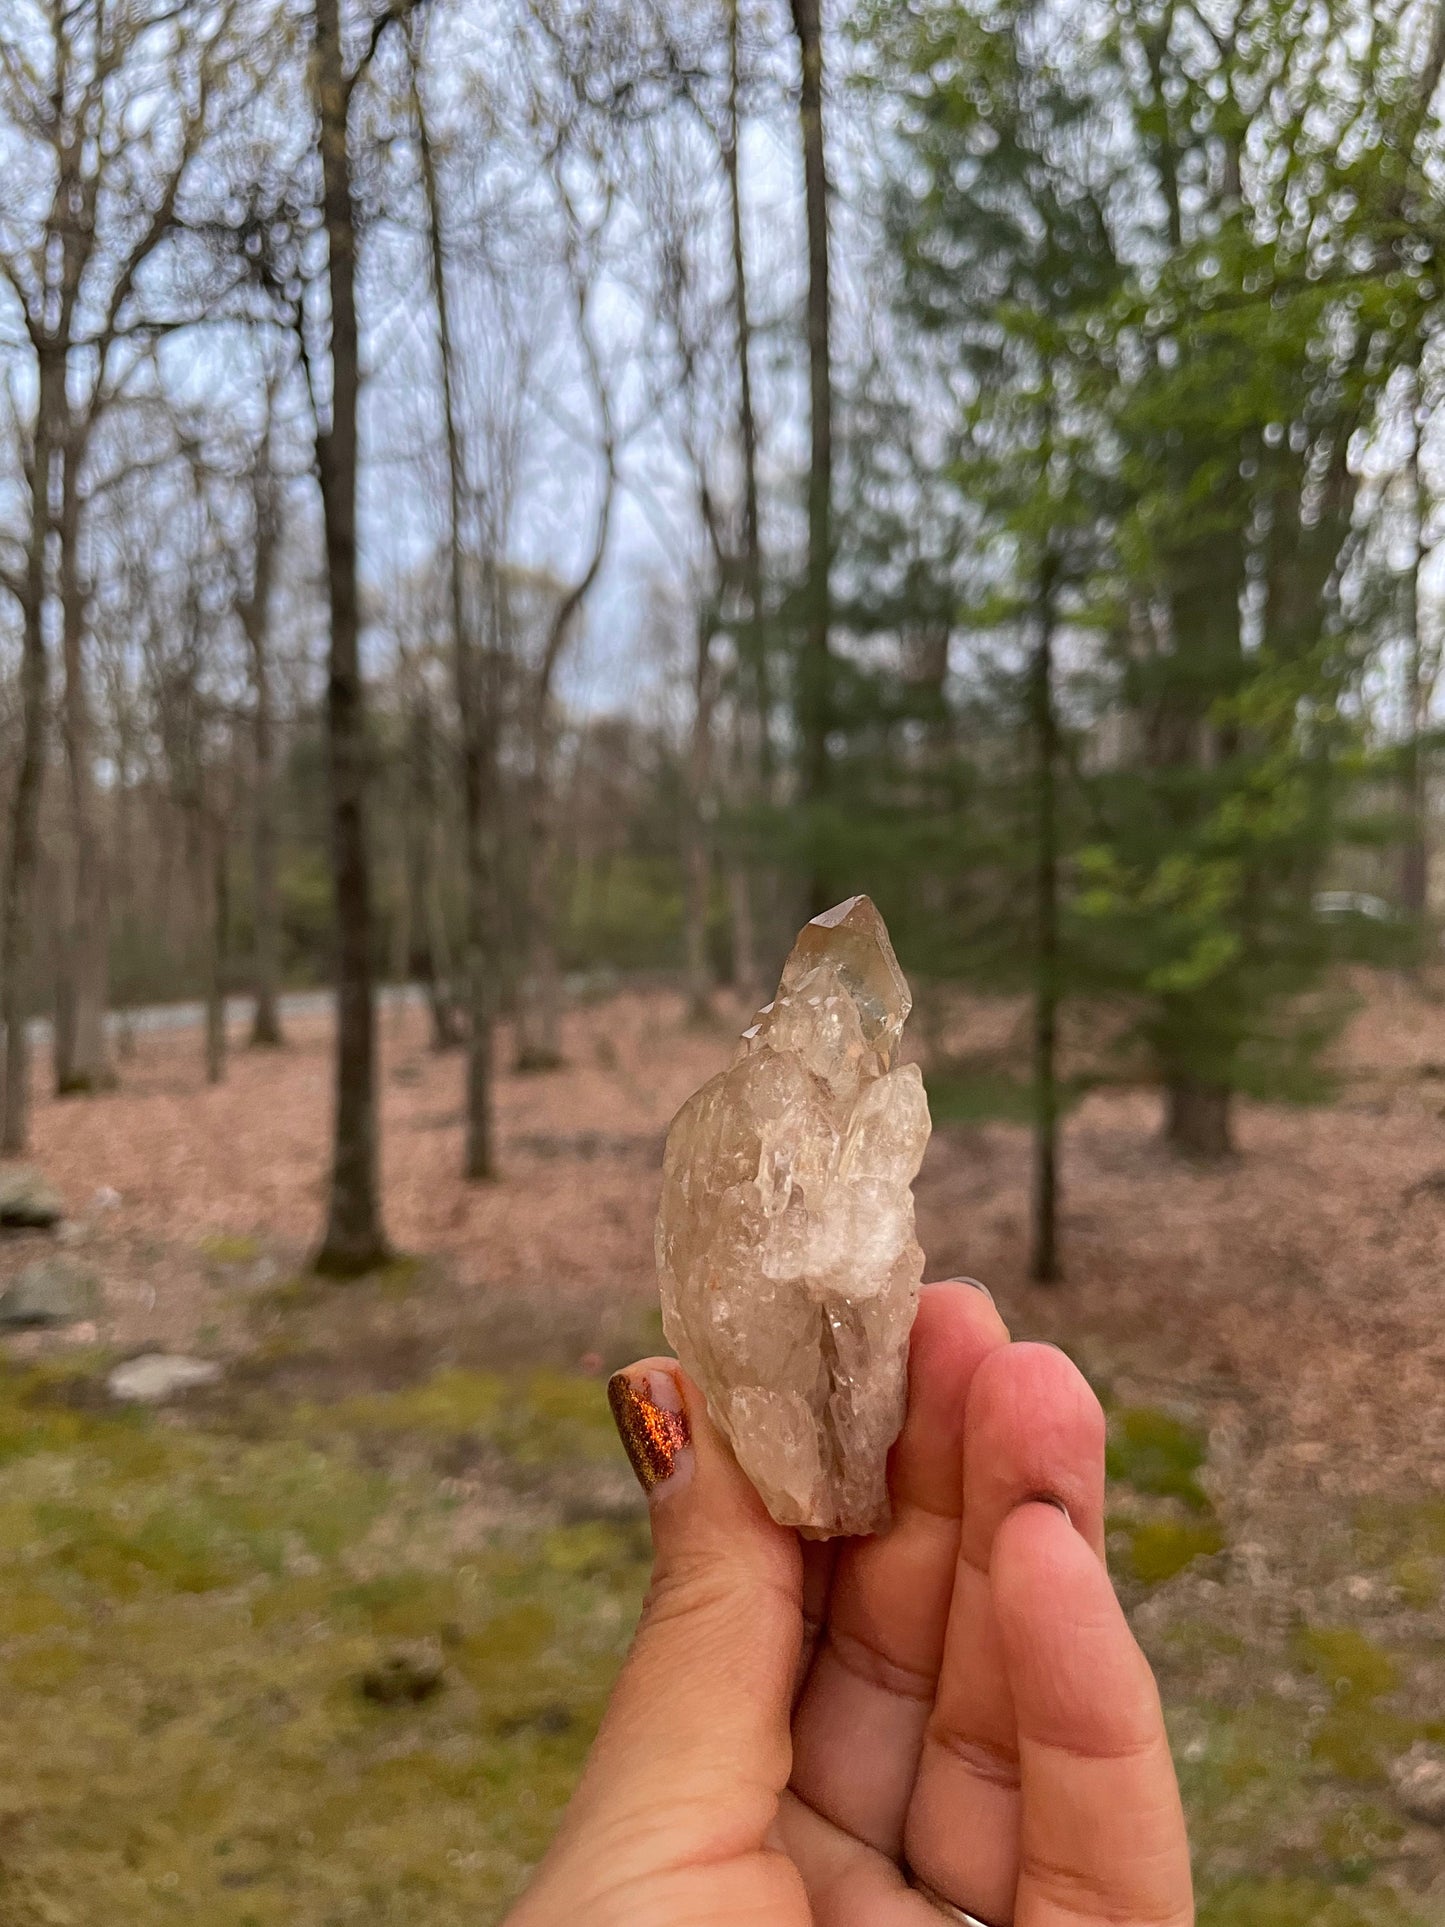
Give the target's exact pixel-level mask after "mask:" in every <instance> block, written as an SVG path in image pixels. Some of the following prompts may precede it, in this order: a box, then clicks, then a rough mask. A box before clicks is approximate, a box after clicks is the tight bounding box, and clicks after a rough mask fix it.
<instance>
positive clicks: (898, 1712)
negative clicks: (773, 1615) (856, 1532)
mask: <svg viewBox="0 0 1445 1927" xmlns="http://www.w3.org/2000/svg"><path fill="white" fill-rule="evenodd" d="M1007 1342H1008V1333H1007V1331H1006V1329H1005V1327H1004V1324H1003V1320H1002V1319H1001V1318H1000V1317H999V1315H998V1313H997V1312H996V1311H995V1309H994V1307H993V1302H992V1300H991V1299H990V1298H989V1296H988V1294H987V1293H986V1292H984V1291H981V1290H979V1289H978V1288H977V1287H975V1286H971V1285H968V1284H964V1283H962V1282H959V1281H952V1282H950V1283H948V1284H942V1285H930V1286H926V1287H925V1288H924V1291H923V1293H922V1295H921V1297H920V1299H919V1306H918V1317H917V1320H916V1322H915V1324H914V1327H913V1338H912V1344H911V1348H910V1354H909V1394H908V1416H907V1418H906V1420H905V1421H904V1427H903V1431H902V1433H901V1435H900V1437H899V1439H898V1443H897V1445H896V1446H895V1447H894V1449H893V1455H892V1459H891V1461H890V1464H889V1489H890V1494H891V1497H892V1501H893V1523H892V1525H891V1527H890V1529H889V1530H888V1531H887V1532H886V1533H884V1534H882V1535H881V1536H880V1537H878V1538H876V1539H861V1540H855V1541H851V1542H849V1543H847V1544H846V1545H844V1546H843V1548H842V1549H841V1551H840V1553H839V1556H838V1564H837V1569H836V1572H835V1575H834V1579H833V1587H832V1594H831V1598H830V1600H829V1605H828V1617H827V1624H826V1627H825V1629H824V1634H823V1639H822V1643H821V1645H820V1647H819V1650H818V1653H817V1656H816V1657H815V1659H814V1662H813V1666H812V1670H811V1672H810V1674H809V1676H808V1680H807V1684H806V1686H805V1688H804V1690H803V1695H802V1698H801V1700H800V1701H799V1705H798V1711H797V1715H796V1718H795V1722H794V1756H793V1779H792V1784H793V1787H794V1789H795V1790H796V1791H797V1793H798V1794H799V1796H800V1797H801V1799H803V1800H804V1801H805V1802H806V1803H807V1804H808V1806H810V1807H811V1808H812V1809H813V1810H814V1811H815V1812H817V1813H819V1814H822V1815H823V1816H825V1817H826V1818H827V1819H829V1820H831V1821H833V1822H834V1823H835V1824H836V1825H837V1826H839V1827H841V1828H843V1829H844V1830H845V1832H847V1833H848V1834H850V1835H852V1836H853V1837H855V1838H856V1839H858V1840H861V1841H864V1842H866V1843H868V1844H869V1845H870V1846H873V1847H876V1848H877V1849H878V1850H879V1851H880V1852H882V1853H884V1854H886V1855H888V1856H890V1857H893V1856H896V1854H897V1852H898V1850H899V1847H900V1845H901V1841H902V1834H903V1821H904V1815H905V1813H906V1811H907V1807H908V1798H909V1794H910V1792H911V1790H912V1787H913V1780H914V1775H915V1773H916V1772H917V1768H918V1752H919V1746H920V1743H921V1741H922V1738H923V1732H924V1728H925V1726H926V1724H927V1721H928V1714H929V1709H930V1707H931V1705H932V1702H933V1694H934V1687H935V1684H936V1681H937V1677H938V1669H939V1662H940V1660H941V1658H942V1654H943V1641H944V1630H945V1627H946V1625H947V1622H948V1605H949V1597H950V1594H951V1593H952V1590H953V1577H954V1568H955V1564H956V1561H957V1557H958V1534H959V1516H960V1512H961V1509H962V1502H963V1429H964V1409H965V1400H966V1397H967V1394H968V1389H969V1385H970V1383H971V1382H972V1380H973V1377H974V1374H975V1372H976V1371H977V1370H978V1368H979V1366H980V1365H981V1364H982V1363H983V1361H984V1360H985V1359H986V1358H987V1357H988V1355H989V1353H990V1352H992V1351H996V1350H998V1349H999V1348H1000V1347H1001V1346H1004V1345H1006V1344H1007Z"/></svg>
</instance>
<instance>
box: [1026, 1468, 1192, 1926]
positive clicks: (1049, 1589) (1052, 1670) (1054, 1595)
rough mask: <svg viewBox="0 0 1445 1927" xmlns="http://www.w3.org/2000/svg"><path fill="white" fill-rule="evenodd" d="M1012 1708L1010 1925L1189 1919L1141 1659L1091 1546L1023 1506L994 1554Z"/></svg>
mask: <svg viewBox="0 0 1445 1927" xmlns="http://www.w3.org/2000/svg"><path fill="white" fill-rule="evenodd" d="M991 1581H992V1591H993V1601H994V1608H995V1611H996V1614H997V1623H998V1631H999V1639H1000V1644H1001V1647H1002V1651H1003V1655H1004V1663H1005V1666H1006V1668H1007V1671H1008V1678H1009V1684H1010V1687H1011V1689H1012V1694H1013V1705H1014V1712H1015V1716H1016V1718H1017V1721H1018V1751H1019V1769H1020V1775H1021V1780H1022V1787H1023V1816H1022V1827H1021V1840H1020V1848H1021V1851H1020V1867H1019V1884H1018V1900H1017V1910H1016V1912H1015V1915H1014V1920H1015V1927H1081V1924H1082V1923H1084V1922H1088V1921H1099V1922H1104V1921H1107V1922H1110V1923H1112V1924H1113V1927H1120V1924H1121V1923H1131V1924H1132V1923H1138V1927H1144V1923H1148V1927H1189V1923H1190V1922H1191V1921H1192V1920H1193V1918H1194V1909H1193V1902H1192V1899H1191V1887H1190V1875H1189V1849H1188V1843H1187V1840H1186V1837H1185V1830H1184V1816H1183V1812H1182V1811H1181V1808H1180V1804H1179V1791H1178V1787H1177V1784H1176V1782H1175V1777H1174V1767H1173V1762H1172V1761H1171V1759H1170V1757H1169V1744H1168V1740H1167V1738H1166V1736H1165V1731H1164V1718H1163V1714H1162V1713H1161V1711H1160V1708H1159V1695H1158V1692H1157V1690H1156V1688H1155V1685H1154V1679H1153V1675H1152V1674H1151V1673H1150V1671H1149V1665H1148V1662H1147V1661H1146V1660H1145V1658H1144V1655H1143V1654H1142V1653H1141V1652H1140V1650H1139V1648H1138V1646H1137V1645H1136V1644H1135V1642H1134V1637H1133V1634H1132V1633H1131V1632H1130V1631H1129V1626H1128V1622H1127V1621H1126V1619H1125V1618H1124V1614H1123V1611H1122V1609H1121V1608H1120V1606H1119V1602H1118V1600H1117V1599H1116V1598H1115V1597H1114V1590H1113V1588H1112V1586H1111V1585H1110V1584H1109V1579H1108V1575H1107V1573H1106V1572H1105V1570H1104V1567H1103V1565H1102V1564H1101V1562H1100V1560H1099V1559H1098V1557H1097V1556H1096V1554H1095V1552H1094V1551H1093V1550H1092V1548H1090V1547H1089V1546H1088V1545H1086V1544H1085V1543H1084V1541H1083V1539H1082V1538H1081V1537H1080V1536H1079V1535H1078V1533H1076V1532H1074V1531H1072V1530H1071V1529H1070V1527H1069V1525H1068V1523H1067V1521H1066V1520H1064V1519H1063V1518H1062V1517H1061V1516H1060V1515H1059V1513H1057V1512H1056V1511H1055V1510H1054V1509H1053V1508H1052V1507H1049V1506H1041V1505H1028V1504H1026V1505H1023V1506H1021V1507H1020V1508H1019V1509H1018V1510H1017V1511H1015V1512H1014V1513H1013V1514H1012V1515H1011V1516H1010V1517H1009V1518H1008V1519H1007V1520H1006V1521H1005V1522H1004V1524H1003V1525H1002V1526H1001V1527H1000V1528H999V1532H998V1536H997V1538H996V1539H995V1541H994V1547H993V1558H992V1564H991Z"/></svg>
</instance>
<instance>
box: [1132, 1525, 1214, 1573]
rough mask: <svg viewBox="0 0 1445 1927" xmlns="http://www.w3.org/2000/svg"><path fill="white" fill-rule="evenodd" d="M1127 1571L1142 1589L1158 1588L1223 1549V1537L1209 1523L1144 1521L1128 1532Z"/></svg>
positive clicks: (1133, 1526)
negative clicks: (1177, 1574) (1191, 1565)
mask: <svg viewBox="0 0 1445 1927" xmlns="http://www.w3.org/2000/svg"><path fill="white" fill-rule="evenodd" d="M1127 1544H1128V1561H1129V1570H1130V1571H1131V1572H1132V1573H1133V1575H1134V1577H1135V1578H1136V1579H1137V1580H1138V1581H1139V1582H1140V1584H1141V1585H1145V1586H1161V1585H1163V1583H1164V1581H1165V1580H1166V1579H1172V1578H1173V1577H1174V1575H1175V1574H1176V1573H1179V1572H1183V1570H1184V1568H1185V1567H1186V1566H1187V1565H1189V1564H1190V1563H1191V1561H1193V1560H1195V1559H1202V1558H1207V1557H1208V1556H1209V1554H1210V1553H1214V1552H1220V1551H1222V1550H1223V1547H1224V1535H1223V1533H1222V1532H1221V1531H1220V1530H1219V1528H1218V1526H1217V1525H1215V1524H1214V1522H1213V1521H1212V1520H1209V1519H1189V1520H1182V1519H1146V1520H1143V1521H1141V1522H1140V1523H1139V1524H1137V1525H1131V1526H1130V1527H1129V1528H1128V1540H1127Z"/></svg>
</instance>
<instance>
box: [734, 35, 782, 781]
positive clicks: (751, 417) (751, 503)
mask: <svg viewBox="0 0 1445 1927" xmlns="http://www.w3.org/2000/svg"><path fill="white" fill-rule="evenodd" d="M738 91H739V73H738V0H732V6H731V9H730V14H729V20H728V131H727V137H726V139H725V140H724V142H723V149H722V159H723V170H724V172H725V174H726V176H727V184H728V212H729V215H730V218H731V230H732V257H733V258H732V269H733V328H734V334H735V337H736V347H735V352H736V354H737V358H738V441H739V444H740V446H741V450H742V458H743V552H742V558H741V570H740V573H741V576H742V589H743V595H744V597H745V599H746V603H747V637H746V646H745V648H744V650H743V652H742V653H743V656H744V659H745V660H746V662H747V663H748V664H749V666H750V668H751V672H752V676H751V680H752V692H751V693H752V697H753V703H754V707H755V711H756V718H757V738H758V741H757V749H758V776H759V780H760V783H761V787H762V790H763V793H764V795H765V796H766V795H768V794H769V793H770V792H771V789H772V782H773V728H772V712H773V698H772V687H771V677H770V675H769V670H768V649H767V637H766V635H765V633H764V630H763V542H762V528H761V519H760V516H759V512H758V428H757V417H756V415H755V413H754V410H753V371H752V360H753V356H752V345H753V331H752V322H751V319H750V318H749V314H748V273H747V250H746V247H745V246H744V241H743V197H742V181H741V178H740V174H739V153H738V148H739V142H740V140H741V135H742V122H741V116H740V113H739V109H738Z"/></svg>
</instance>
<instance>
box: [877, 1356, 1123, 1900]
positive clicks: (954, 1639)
mask: <svg viewBox="0 0 1445 1927" xmlns="http://www.w3.org/2000/svg"><path fill="white" fill-rule="evenodd" d="M1041 1493H1044V1494H1050V1495H1053V1496H1055V1497H1056V1498H1058V1499H1059V1500H1060V1501H1062V1503H1063V1504H1064V1505H1065V1506H1067V1508H1068V1512H1069V1515H1070V1517H1071V1519H1072V1521H1073V1528H1074V1536H1077V1537H1081V1539H1082V1541H1083V1543H1084V1545H1085V1549H1086V1550H1088V1551H1090V1554H1091V1556H1093V1557H1095V1558H1096V1559H1102V1554H1103V1535H1104V1518H1103V1513H1104V1416H1103V1413H1102V1412H1101V1411H1100V1409H1099V1403H1098V1400H1097V1399H1096V1398H1095V1397H1094V1395H1093V1393H1092V1392H1091V1391H1090V1390H1089V1387H1088V1384H1087V1383H1086V1381H1085V1380H1084V1378H1083V1376H1082V1374H1081V1373H1080V1372H1079V1371H1078V1370H1077V1369H1076V1367H1075V1366H1074V1365H1072V1364H1071V1363H1070V1361H1069V1360H1068V1359H1067V1358H1066V1357H1065V1356H1064V1354H1063V1353H1062V1352H1060V1351H1057V1350H1055V1349H1054V1347H1052V1346H1050V1345H1011V1346H1009V1347H1008V1348H1007V1350H1005V1351H999V1352H996V1353H994V1354H992V1355H990V1356H989V1357H988V1358H987V1359H985V1360H984V1362H983V1363H982V1364H981V1365H980V1366H979V1369H978V1371H977V1373H976V1375H975V1377H974V1381H973V1385H972V1388H971V1390H970V1393H969V1400H968V1411H967V1415H966V1422H965V1430H964V1442H963V1522H962V1529H961V1534H960V1542H959V1558H958V1564H957V1569H956V1573H955V1576H954V1581H953V1597H952V1603H951V1606H950V1608H949V1615H948V1630H947V1636H946V1639H945V1644H944V1654H943V1662H942V1668H941V1671H940V1674H939V1681H938V1693H937V1698H936V1701H935V1704H934V1707H933V1711H932V1716H931V1718H930V1719H929V1722H928V1727H927V1731H926V1734H925V1736H924V1740H923V1747H922V1755H921V1758H920V1761H919V1767H918V1776H917V1780H916V1783H915V1786H914V1789H913V1797H912V1801H911V1803H910V1805H909V1809H908V1817H907V1821H906V1826H905V1841H904V1851H905V1854H906V1856H907V1859H908V1861H909V1864H910V1865H911V1866H912V1867H913V1868H914V1869H915V1871H916V1872H917V1873H918V1875H919V1876H920V1878H921V1879H922V1880H924V1881H925V1882H926V1883H927V1885H928V1886H930V1887H931V1888H933V1890H934V1891H935V1892H936V1893H938V1894H940V1895H942V1896H943V1897H944V1899H946V1900H948V1901H950V1902H951V1903H952V1904H953V1905H955V1906H957V1907H962V1908H965V1909H967V1911H968V1912H970V1913H976V1914H978V1915H979V1916H980V1917H981V1918H982V1919H984V1920H988V1921H992V1922H994V1923H996V1927H1006V1924H1007V1923H1008V1922H1009V1921H1010V1920H1011V1918H1012V1912H1013V1898H1014V1890H1015V1887H1016V1884H1017V1880H1018V1865H1019V1826H1020V1797H1019V1772H1020V1768H1019V1755H1018V1733H1017V1727H1016V1724H1015V1717H1014V1705H1013V1695H1012V1690H1011V1681H1010V1676H1009V1671H1008V1667H1007V1663H1006V1658H1005V1654H1004V1650H1003V1646H1002V1642H1001V1637H1000V1631H999V1626H998V1622H997V1618H996V1614H995V1609H994V1603H993V1599H992V1596H991V1587H990V1578H989V1567H990V1560H991V1555H992V1547H993V1544H994V1540H995V1537H996V1535H997V1533H998V1532H999V1529H1000V1528H1001V1526H1002V1525H1003V1522H1004V1520H1005V1519H1007V1518H1008V1517H1009V1516H1010V1515H1011V1514H1012V1513H1013V1512H1014V1511H1015V1509H1016V1508H1017V1507H1018V1506H1019V1505H1021V1504H1023V1503H1024V1502H1025V1501H1027V1500H1028V1499H1030V1498H1032V1497H1034V1496H1035V1495H1037V1494H1041ZM1063 1523H1064V1522H1063V1520H1062V1518H1061V1519H1060V1524H1061V1525H1062V1524H1063ZM1101 1570H1102V1567H1101ZM1105 1583H1106V1584H1107V1579H1106V1581H1105Z"/></svg>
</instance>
